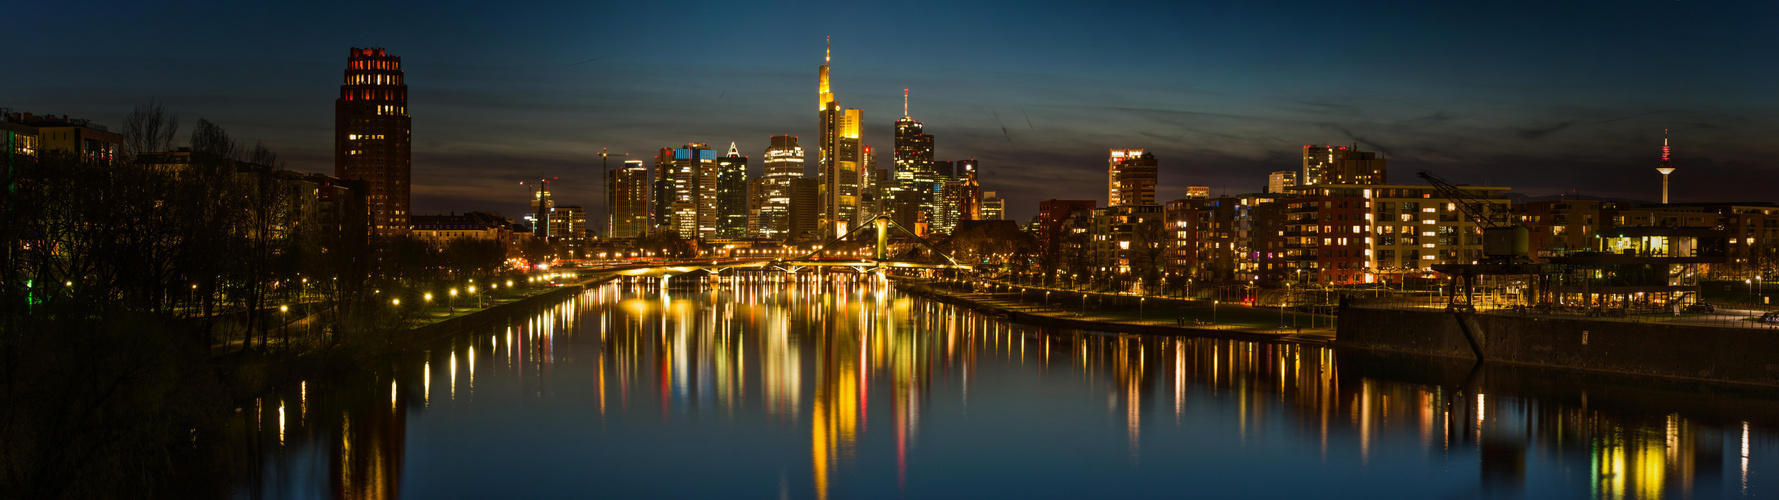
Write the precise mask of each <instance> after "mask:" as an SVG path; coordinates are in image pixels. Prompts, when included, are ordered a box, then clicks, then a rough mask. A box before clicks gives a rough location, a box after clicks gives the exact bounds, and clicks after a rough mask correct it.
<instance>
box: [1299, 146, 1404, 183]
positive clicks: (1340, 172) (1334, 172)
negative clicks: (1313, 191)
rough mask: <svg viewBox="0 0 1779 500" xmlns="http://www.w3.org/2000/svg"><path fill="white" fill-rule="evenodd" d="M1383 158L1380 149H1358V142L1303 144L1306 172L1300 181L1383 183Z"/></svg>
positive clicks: (1384, 176)
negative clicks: (1371, 150) (1377, 150)
mask: <svg viewBox="0 0 1779 500" xmlns="http://www.w3.org/2000/svg"><path fill="white" fill-rule="evenodd" d="M1387 174H1388V172H1387V171H1386V170H1385V168H1384V159H1383V158H1378V156H1377V153H1369V152H1364V151H1359V146H1358V145H1357V144H1355V145H1353V147H1351V148H1348V147H1346V146H1317V145H1314V144H1311V145H1307V146H1304V147H1303V176H1302V177H1298V179H1297V180H1298V181H1299V182H1298V185H1300V186H1314V185H1317V184H1383V183H1384V182H1385V181H1387V180H1388V177H1387Z"/></svg>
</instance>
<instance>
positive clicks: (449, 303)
mask: <svg viewBox="0 0 1779 500" xmlns="http://www.w3.org/2000/svg"><path fill="white" fill-rule="evenodd" d="M456 302H457V289H456V288H452V289H451V298H449V299H445V311H446V312H457V309H456V307H457V305H456Z"/></svg>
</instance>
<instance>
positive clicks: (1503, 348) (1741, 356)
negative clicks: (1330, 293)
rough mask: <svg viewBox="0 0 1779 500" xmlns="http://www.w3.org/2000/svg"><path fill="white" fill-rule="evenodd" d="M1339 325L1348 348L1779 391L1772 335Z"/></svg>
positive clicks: (1350, 321)
mask: <svg viewBox="0 0 1779 500" xmlns="http://www.w3.org/2000/svg"><path fill="white" fill-rule="evenodd" d="M1339 324H1340V327H1339V333H1338V334H1337V335H1336V338H1338V339H1339V340H1338V341H1337V342H1335V343H1334V345H1335V347H1337V348H1343V349H1344V348H1354V349H1365V350H1373V351H1385V352H1397V353H1406V354H1415V355H1422V356H1435V357H1444V358H1457V359H1470V360H1475V359H1478V358H1479V357H1480V358H1481V359H1482V360H1483V361H1485V362H1487V363H1504V364H1516V365H1526V366H1537V367H1546V368H1560V369H1567V370H1579V371H1587V372H1600V373H1612V374H1621V375H1641V376H1651V377H1662V378H1672V379H1686V380H1698V381H1709V382H1718V383H1732V384H1751V385H1760V386H1767V387H1779V363H1775V362H1773V361H1771V360H1769V359H1767V353H1771V352H1775V351H1779V333H1775V332H1774V331H1773V330H1770V329H1758V328H1734V327H1713V326H1700V325H1685V324H1664V323H1636V322H1625V321H1610V320H1590V319H1565V318H1548V317H1538V316H1521V315H1514V314H1490V313H1484V314H1475V313H1466V314H1463V315H1454V314H1452V313H1447V312H1444V311H1439V310H1410V309H1376V308H1366V307H1346V308H1342V309H1341V310H1340V322H1339ZM1466 330H1468V333H1467V332H1466Z"/></svg>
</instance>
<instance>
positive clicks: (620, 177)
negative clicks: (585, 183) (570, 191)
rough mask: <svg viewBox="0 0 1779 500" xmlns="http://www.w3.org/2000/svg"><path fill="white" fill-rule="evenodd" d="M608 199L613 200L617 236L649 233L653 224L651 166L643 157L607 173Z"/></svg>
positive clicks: (640, 235)
mask: <svg viewBox="0 0 1779 500" xmlns="http://www.w3.org/2000/svg"><path fill="white" fill-rule="evenodd" d="M606 175H607V178H606V182H605V185H606V192H605V199H606V200H609V202H610V204H611V211H612V213H611V217H612V228H611V237H613V238H638V237H642V236H647V235H648V233H649V227H650V226H651V225H652V224H650V223H649V169H648V167H645V166H643V163H642V160H629V161H625V162H624V167H623V168H620V169H617V170H613V171H611V172H608V173H606Z"/></svg>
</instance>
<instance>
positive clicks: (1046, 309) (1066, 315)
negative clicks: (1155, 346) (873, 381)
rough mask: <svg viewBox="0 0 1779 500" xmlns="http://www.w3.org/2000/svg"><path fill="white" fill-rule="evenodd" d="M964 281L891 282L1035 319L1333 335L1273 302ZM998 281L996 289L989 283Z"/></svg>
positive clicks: (1149, 328)
mask: <svg viewBox="0 0 1779 500" xmlns="http://www.w3.org/2000/svg"><path fill="white" fill-rule="evenodd" d="M963 286H967V285H959V284H955V283H936V282H927V281H915V280H902V281H898V282H897V283H896V288H897V289H898V290H900V291H902V292H904V293H908V294H911V295H915V296H920V297H926V298H929V299H932V300H938V301H941V302H946V303H950V304H955V305H959V306H964V307H968V308H970V309H973V310H976V311H978V312H982V313H985V314H990V315H995V316H1000V317H1002V318H1006V319H1007V320H1008V321H1010V322H1013V323H1019V324H1026V325H1034V326H1045V327H1055V328H1072V329H1078V330H1090V331H1101V332H1114V333H1135V334H1145V335H1173V336H1193V337H1212V338H1226V339H1233V340H1246V341H1259V342H1291V343H1303V344H1329V343H1332V342H1333V341H1334V337H1335V328H1334V327H1333V326H1331V325H1329V324H1328V322H1329V318H1328V317H1326V316H1321V315H1311V314H1307V313H1299V312H1292V311H1286V310H1280V309H1277V308H1259V307H1251V306H1246V305H1229V304H1216V303H1213V302H1212V301H1208V300H1194V299H1175V298H1158V297H1141V296H1132V295H1117V294H1099V293H1092V292H1079V291H1074V290H1061V289H1043V288H1037V287H1023V288H1018V287H1014V288H1012V289H1011V290H1008V289H1006V287H1008V285H1004V284H998V283H990V284H989V285H988V290H987V291H974V290H971V291H966V290H964V289H963V288H962V287H963ZM997 286H999V287H1002V289H1000V290H996V289H995V287H997ZM972 288H977V287H972ZM1312 324H1313V325H1315V326H1310V325H1312Z"/></svg>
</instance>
